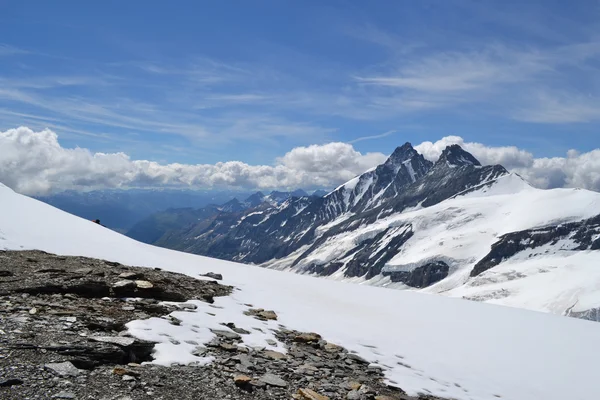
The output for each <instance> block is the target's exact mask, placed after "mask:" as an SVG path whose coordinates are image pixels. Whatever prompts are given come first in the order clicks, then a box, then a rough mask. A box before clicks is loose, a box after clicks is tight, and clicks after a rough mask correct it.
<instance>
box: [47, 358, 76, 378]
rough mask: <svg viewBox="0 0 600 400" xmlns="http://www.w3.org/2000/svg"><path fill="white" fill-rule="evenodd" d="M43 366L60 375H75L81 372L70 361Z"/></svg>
mask: <svg viewBox="0 0 600 400" xmlns="http://www.w3.org/2000/svg"><path fill="white" fill-rule="evenodd" d="M44 368H46V369H49V370H51V371H52V372H54V373H55V374H56V375H58V376H60V377H67V376H77V375H79V374H80V373H81V371H80V370H78V369H77V368H76V367H75V366H74V365H73V364H72V363H71V362H70V361H65V362H61V363H49V364H46V365H44Z"/></svg>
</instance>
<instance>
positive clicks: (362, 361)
mask: <svg viewBox="0 0 600 400" xmlns="http://www.w3.org/2000/svg"><path fill="white" fill-rule="evenodd" d="M346 360H352V361H355V362H357V363H359V364H369V362H368V361H367V360H365V359H364V358H362V357H361V356H359V355H358V354H354V353H348V354H346Z"/></svg>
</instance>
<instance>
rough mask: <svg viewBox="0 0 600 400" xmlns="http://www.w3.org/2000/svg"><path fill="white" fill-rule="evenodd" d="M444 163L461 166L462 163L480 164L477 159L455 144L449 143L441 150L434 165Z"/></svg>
mask: <svg viewBox="0 0 600 400" xmlns="http://www.w3.org/2000/svg"><path fill="white" fill-rule="evenodd" d="M439 164H446V165H448V166H457V167H462V166H464V165H474V166H481V163H480V162H479V160H477V159H476V158H475V157H473V155H472V154H471V153H469V152H467V151H465V150H463V148H462V147H460V146H459V145H457V144H453V145H450V146H448V147H446V148H445V149H444V151H442V155H441V156H440V158H439V160H438V161H437V162H436V165H439Z"/></svg>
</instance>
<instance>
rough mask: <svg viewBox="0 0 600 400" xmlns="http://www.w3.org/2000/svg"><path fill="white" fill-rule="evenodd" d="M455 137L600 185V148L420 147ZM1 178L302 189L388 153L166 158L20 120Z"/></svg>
mask: <svg viewBox="0 0 600 400" xmlns="http://www.w3.org/2000/svg"><path fill="white" fill-rule="evenodd" d="M450 144H459V145H461V146H462V147H463V148H464V149H465V150H467V151H469V152H471V153H472V154H473V155H474V156H475V157H477V158H478V159H479V160H480V161H481V162H482V163H483V164H502V165H504V166H505V167H506V168H507V169H509V170H511V171H514V172H517V173H519V174H520V175H522V176H523V177H524V178H525V179H527V180H528V181H529V182H531V183H532V184H533V185H534V186H537V187H541V188H555V187H582V188H586V189H591V190H596V191H600V149H597V150H593V151H590V152H588V153H583V154H580V153H578V152H576V151H575V150H571V151H569V152H568V153H567V155H566V156H565V157H555V158H535V157H534V156H533V155H532V154H531V153H529V152H527V151H525V150H522V149H519V148H517V147H514V146H507V147H491V146H486V145H484V144H481V143H474V142H465V141H464V139H463V138H461V137H459V136H447V137H444V138H442V139H440V140H438V141H436V142H423V143H421V144H419V145H417V146H415V148H416V149H417V151H419V152H420V153H421V154H423V155H424V156H425V158H427V159H429V160H432V161H435V160H437V158H438V157H439V155H440V154H441V152H442V150H443V149H444V148H445V147H446V146H448V145H450ZM0 149H1V150H0V182H2V183H4V184H5V185H7V186H9V187H11V188H13V189H15V190H17V191H19V192H22V193H25V194H44V193H48V192H52V191H60V190H66V189H79V190H84V189H91V188H129V187H140V188H145V187H146V188H147V187H179V188H212V187H237V188H247V189H276V188H279V189H285V188H287V189H295V188H306V189H313V188H320V187H333V186H336V185H338V184H340V183H342V182H345V181H347V180H349V179H351V178H353V177H354V176H356V175H357V174H360V173H362V172H363V171H365V170H367V169H369V168H371V167H373V166H376V165H378V164H380V163H382V162H383V161H384V160H385V159H386V155H384V154H382V153H366V154H362V153H360V152H358V151H356V150H355V149H354V147H353V146H352V145H351V144H348V143H328V144H324V145H311V146H306V147H296V148H294V149H292V150H291V151H289V152H288V153H286V154H285V155H284V156H282V157H280V158H277V159H276V160H275V162H274V164H273V165H249V164H246V163H243V162H240V161H229V162H222V163H216V164H196V165H189V164H178V163H174V164H159V163H157V162H153V161H146V160H131V159H130V158H129V156H128V155H126V154H124V153H112V154H105V153H92V152H90V151H89V150H87V149H83V148H72V149H69V148H64V147H62V146H61V145H60V143H59V142H58V136H57V134H56V133H54V132H53V131H51V130H49V129H46V130H43V131H40V132H34V131H33V130H31V129H29V128H26V127H20V128H17V129H9V130H7V131H5V132H0Z"/></svg>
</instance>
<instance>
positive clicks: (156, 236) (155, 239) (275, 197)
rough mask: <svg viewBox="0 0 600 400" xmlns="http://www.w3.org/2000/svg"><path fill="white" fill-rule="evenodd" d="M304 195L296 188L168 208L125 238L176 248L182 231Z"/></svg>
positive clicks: (144, 220)
mask: <svg viewBox="0 0 600 400" xmlns="http://www.w3.org/2000/svg"><path fill="white" fill-rule="evenodd" d="M308 196H309V195H308V193H306V192H305V191H304V190H301V189H298V190H295V191H293V192H280V191H272V192H271V193H269V194H268V195H265V194H263V193H262V192H256V193H253V194H252V195H250V196H247V197H245V200H243V201H240V200H238V199H237V197H234V198H233V199H231V200H229V201H227V202H226V203H223V204H220V205H218V204H209V205H206V206H204V207H200V208H191V207H186V208H169V209H167V210H162V211H159V212H156V213H153V214H151V215H149V216H147V217H146V218H144V219H142V220H141V221H139V222H138V223H136V224H135V225H134V226H132V227H131V228H130V229H129V230H128V231H127V233H126V234H127V236H129V237H131V238H133V239H136V240H139V241H141V242H144V243H151V244H157V245H160V246H164V247H170V246H176V245H177V242H178V241H179V240H180V239H179V238H180V235H181V233H180V232H182V231H185V232H186V234H191V231H190V232H188V231H187V229H188V228H192V227H193V229H194V230H197V229H203V228H204V227H207V226H209V225H210V224H211V223H212V222H213V221H214V220H215V219H217V218H218V217H219V216H224V217H225V216H227V217H233V218H235V217H236V216H238V215H239V214H241V213H244V212H246V211H247V210H254V209H268V208H272V207H277V206H279V205H280V204H282V203H283V202H285V201H287V200H288V199H290V198H299V197H308Z"/></svg>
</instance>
